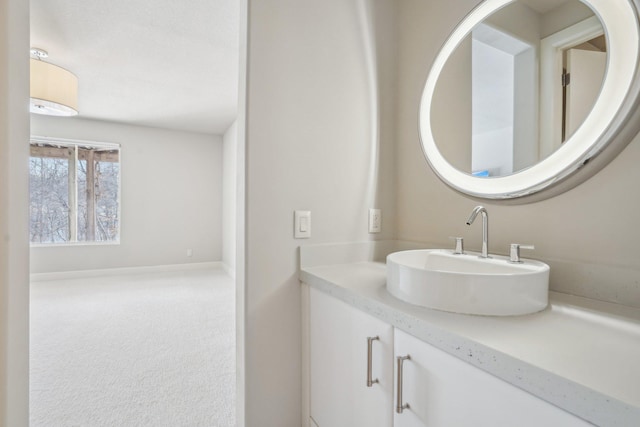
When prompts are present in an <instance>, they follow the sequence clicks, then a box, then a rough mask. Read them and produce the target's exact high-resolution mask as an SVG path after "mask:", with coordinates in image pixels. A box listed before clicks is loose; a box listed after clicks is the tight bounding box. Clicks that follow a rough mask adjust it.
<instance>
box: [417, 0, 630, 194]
mask: <svg viewBox="0 0 640 427" xmlns="http://www.w3.org/2000/svg"><path fill="white" fill-rule="evenodd" d="M637 10H638V9H637V4H636V3H635V2H634V1H631V0H590V1H588V2H587V1H579V0H545V1H540V0H519V1H513V0H485V1H484V2H482V3H480V4H479V5H478V6H477V7H476V8H475V9H474V10H473V11H472V12H471V13H470V14H469V15H468V16H467V17H466V18H465V19H464V20H463V21H462V22H461V23H460V24H459V25H458V27H457V28H456V29H455V30H454V32H453V33H452V35H451V36H450V37H449V39H448V40H447V41H446V42H445V44H444V46H443V47H442V49H441V51H440V53H439V54H438V56H437V57H436V59H435V60H434V63H433V66H432V69H431V71H430V73H429V76H428V78H427V82H426V84H425V88H424V92H423V96H422V100H421V105H420V136H421V140H422V145H423V149H424V152H425V155H426V157H427V160H428V161H429V164H430V165H431V166H432V168H433V169H434V171H435V172H436V174H437V175H438V176H439V177H440V178H441V179H442V180H443V181H444V182H445V183H447V184H449V185H450V186H451V187H453V188H454V189H456V190H457V191H460V192H462V193H465V194H468V195H471V196H474V197H477V198H488V199H494V200H511V201H516V202H527V201H534V200H539V199H542V198H546V197H550V196H553V195H555V194H558V193H560V192H563V191H566V190H568V189H570V188H572V187H574V186H575V185H577V184H579V183H580V182H582V181H583V180H585V179H586V178H588V177H589V176H591V175H593V174H594V173H595V172H597V171H598V170H599V169H601V168H602V167H604V165H606V163H607V162H608V161H610V160H611V159H612V158H613V157H615V155H617V154H618V153H619V152H620V151H621V150H622V149H623V148H624V146H625V145H626V144H627V143H628V142H629V141H630V139H631V138H632V137H633V136H635V134H636V133H637V132H638V130H639V123H640V120H638V117H635V116H636V115H639V113H638V103H639V99H640V96H639V94H640V84H639V80H638V78H637V77H638V73H639V71H638V49H639V43H638V34H639V29H638V22H637V17H638V14H637ZM605 148H606V150H605Z"/></svg>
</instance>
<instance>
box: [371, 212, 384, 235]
mask: <svg viewBox="0 0 640 427" xmlns="http://www.w3.org/2000/svg"><path fill="white" fill-rule="evenodd" d="M380 231H382V212H381V211H380V209H369V233H379V232H380Z"/></svg>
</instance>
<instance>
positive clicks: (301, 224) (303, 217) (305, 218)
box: [293, 211, 311, 239]
mask: <svg viewBox="0 0 640 427" xmlns="http://www.w3.org/2000/svg"><path fill="white" fill-rule="evenodd" d="M293 217H294V221H293V237H295V238H296V239H308V238H309V237H311V211H294V213H293Z"/></svg>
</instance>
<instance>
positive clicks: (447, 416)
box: [394, 329, 592, 427]
mask: <svg viewBox="0 0 640 427" xmlns="http://www.w3.org/2000/svg"><path fill="white" fill-rule="evenodd" d="M394 342H395V349H396V355H397V356H405V355H409V356H410V359H408V360H405V361H404V363H403V371H404V372H403V378H402V379H403V388H402V390H403V401H404V403H407V404H409V408H408V409H405V410H404V411H403V412H402V413H401V414H398V413H395V414H394V427H444V426H446V427H468V426H474V427H500V426H518V427H540V426H562V427H585V426H591V425H592V424H590V423H587V422H586V421H583V420H581V419H580V418H577V417H575V416H574V415H571V414H569V413H568V412H565V411H563V410H562V409H559V408H558V407H556V406H553V405H551V404H550V403H547V402H545V401H543V400H541V399H539V398H537V397H535V396H533V395H531V394H529V393H527V392H525V391H523V390H521V389H519V388H517V387H515V386H513V385H511V384H509V383H507V382H505V381H503V380H501V379H499V378H496V377H494V376H493V375H490V374H488V373H486V372H484V371H482V370H480V369H478V368H476V367H474V366H472V365H470V364H468V363H466V362H464V361H462V360H460V359H458V358H456V357H454V356H451V355H449V354H447V353H445V352H443V351H441V350H439V349H437V348H435V347H433V346H431V345H429V344H427V343H425V342H423V341H420V340H418V339H416V338H414V337H412V336H410V335H408V334H406V333H404V332H402V331H400V330H398V329H396V330H395V335H394ZM394 397H395V398H397V393H396V395H395V396H394ZM395 402H396V401H395V400H394V407H395Z"/></svg>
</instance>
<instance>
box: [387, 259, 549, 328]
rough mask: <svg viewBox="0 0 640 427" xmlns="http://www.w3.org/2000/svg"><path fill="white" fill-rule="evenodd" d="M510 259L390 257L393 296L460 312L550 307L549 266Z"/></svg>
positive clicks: (495, 313) (514, 311)
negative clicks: (511, 260)
mask: <svg viewBox="0 0 640 427" xmlns="http://www.w3.org/2000/svg"><path fill="white" fill-rule="evenodd" d="M522 261H523V262H522V263H521V264H512V263H509V262H508V258H507V257H503V256H499V255H492V258H488V259H486V258H480V257H478V254H477V253H474V252H468V253H465V254H462V255H454V254H453V252H452V251H450V250H444V249H422V250H413V251H402V252H395V253H392V254H390V255H389V256H387V291H388V292H389V293H390V294H391V295H393V296H395V297H396V298H399V299H401V300H403V301H405V302H408V303H411V304H415V305H419V306H423V307H428V308H435V309H437V310H444V311H451V312H454V313H465V314H481V315H490V316H513V315H520V314H529V313H535V312H537V311H540V310H544V308H545V307H546V306H547V304H548V303H549V266H548V265H547V264H545V263H542V262H539V261H533V260H529V259H523V260H522Z"/></svg>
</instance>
